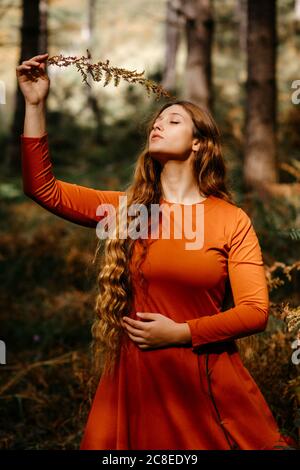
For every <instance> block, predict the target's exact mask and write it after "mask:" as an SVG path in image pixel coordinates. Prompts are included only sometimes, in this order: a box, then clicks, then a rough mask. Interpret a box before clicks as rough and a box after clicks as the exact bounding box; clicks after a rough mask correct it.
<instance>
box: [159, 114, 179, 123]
mask: <svg viewBox="0 0 300 470" xmlns="http://www.w3.org/2000/svg"><path fill="white" fill-rule="evenodd" d="M171 114H177V115H178V116H181V117H182V118H183V116H182V114H179V113H170V115H171ZM161 118H162V116H158V118H157V119H156V121H158V120H159V119H161Z"/></svg>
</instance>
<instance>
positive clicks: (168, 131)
mask: <svg viewBox="0 0 300 470" xmlns="http://www.w3.org/2000/svg"><path fill="white" fill-rule="evenodd" d="M197 142H198V140H197V139H196V138H194V137H193V121H192V118H191V117H190V115H189V113H188V112H187V111H186V110H185V109H184V108H183V107H182V106H180V105H178V104H174V105H172V106H169V107H168V108H166V109H164V110H163V111H162V112H161V113H160V115H159V116H158V117H157V119H156V121H155V122H154V124H153V128H152V130H151V132H150V136H149V148H148V152H149V154H150V155H151V157H153V158H155V159H157V160H160V161H166V160H169V159H172V160H186V159H187V158H188V157H189V156H190V155H191V152H192V150H198V146H197Z"/></svg>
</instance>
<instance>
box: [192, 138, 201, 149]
mask: <svg viewBox="0 0 300 470" xmlns="http://www.w3.org/2000/svg"><path fill="white" fill-rule="evenodd" d="M199 149H200V140H199V139H194V140H193V145H192V150H194V152H198V151H199Z"/></svg>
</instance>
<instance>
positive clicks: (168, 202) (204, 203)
mask: <svg viewBox="0 0 300 470" xmlns="http://www.w3.org/2000/svg"><path fill="white" fill-rule="evenodd" d="M211 197H212V196H211V195H209V196H207V197H206V198H205V199H202V201H199V202H194V203H193V204H183V203H181V202H172V201H168V200H167V199H164V198H161V202H162V203H164V202H165V203H167V204H176V205H179V206H196V205H198V204H203V205H206V204H207V203H208V202H209V200H210V199H211Z"/></svg>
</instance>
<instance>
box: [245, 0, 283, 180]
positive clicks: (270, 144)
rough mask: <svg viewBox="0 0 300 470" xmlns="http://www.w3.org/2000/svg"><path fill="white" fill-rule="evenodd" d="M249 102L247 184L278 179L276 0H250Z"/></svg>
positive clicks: (247, 87)
mask: <svg viewBox="0 0 300 470" xmlns="http://www.w3.org/2000/svg"><path fill="white" fill-rule="evenodd" d="M247 31H248V32H247V50H248V56H247V71H248V75H247V83H246V91H247V98H246V99H247V104H246V138H245V152H244V155H245V161H244V180H245V184H246V186H247V187H248V188H249V189H250V188H251V187H254V186H258V185H261V184H265V183H275V182H277V180H278V165H277V160H276V45H277V37H276V1H275V0H264V1H261V0H251V1H248V28H247Z"/></svg>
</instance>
